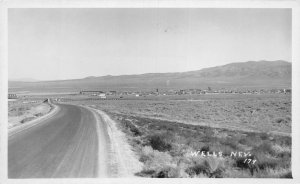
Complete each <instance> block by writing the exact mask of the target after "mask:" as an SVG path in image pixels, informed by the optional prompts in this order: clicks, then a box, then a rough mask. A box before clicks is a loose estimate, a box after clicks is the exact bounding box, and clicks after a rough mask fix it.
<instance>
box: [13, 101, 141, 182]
mask: <svg viewBox="0 0 300 184" xmlns="http://www.w3.org/2000/svg"><path fill="white" fill-rule="evenodd" d="M58 106H59V109H60V110H59V112H57V113H56V114H55V116H53V117H50V118H48V119H46V120H43V121H42V122H40V123H38V124H37V125H35V126H33V127H31V128H28V129H24V130H23V131H20V132H18V133H17V134H14V135H12V136H9V141H8V177H9V178H70V177H71V178H78V177H80V178H86V177H88V178H94V177H119V176H122V177H124V175H120V174H119V173H124V169H123V171H121V170H120V169H119V170H118V168H119V165H120V164H119V163H116V161H118V160H124V159H126V158H120V157H122V155H120V156H118V155H116V154H115V152H116V150H118V151H117V152H118V153H120V152H122V151H123V150H120V149H122V148H116V146H114V145H116V143H113V142H115V141H114V140H116V138H115V135H117V134H116V133H114V134H112V133H111V131H117V130H111V128H110V127H111V126H112V125H111V123H112V122H108V121H107V120H105V119H103V118H102V117H101V115H100V114H99V113H97V112H96V111H93V110H92V109H88V108H85V107H80V106H74V105H67V104H58ZM109 132H110V133H109ZM109 134H110V135H109ZM112 136H113V137H112ZM117 140H118V139H117ZM121 141H124V140H121ZM119 144H126V143H125V142H122V143H119ZM117 145H118V144H117ZM125 152H128V149H127V150H126V151H125ZM129 152H130V151H129ZM130 154H131V153H130ZM117 157H118V159H116V158H117ZM137 163H138V162H137ZM125 169H126V168H125ZM125 173H126V175H127V176H133V173H132V171H128V172H125ZM125 177H126V176H125Z"/></svg>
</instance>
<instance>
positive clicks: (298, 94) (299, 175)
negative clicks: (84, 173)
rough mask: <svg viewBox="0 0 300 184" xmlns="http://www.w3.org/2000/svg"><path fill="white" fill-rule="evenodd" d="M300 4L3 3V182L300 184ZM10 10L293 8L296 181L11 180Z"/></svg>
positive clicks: (269, 0) (172, 0)
mask: <svg viewBox="0 0 300 184" xmlns="http://www.w3.org/2000/svg"><path fill="white" fill-rule="evenodd" d="M299 7H300V2H299V1H296V0H285V1H280V0H262V1H249V0H224V1H220V0H218V1H207V0H198V1H196V0H161V1H159V0H140V1H137V0H111V1H108V0H41V1H38V0H2V1H1V0H0V122H1V123H0V131H1V132H0V143H1V144H0V166H1V167H0V183H12V184H13V183H16V184H17V183H22V184H29V183H30V184H35V183H36V184H43V183H45V184H46V183H47V184H50V183H51V184H56V183H57V184H61V183H80V184H81V183H91V184H94V183H95V184H96V183H142V182H144V183H199V182H201V183H220V184H221V183H222V184H224V183H231V184H235V183H239V184H240V183H272V184H276V183H278V184H279V183H280V184H282V183H300V172H299V171H300V154H299V150H300V142H299V140H300V132H299V131H300V124H299V122H300V112H299V111H300V86H299V84H300V61H299V58H300V52H299V51H300V36H299V34H300V19H299V15H300V10H299ZM9 8H290V9H292V175H293V179H266V178H264V179H259V178H257V179H256V178H255V179H252V178H251V179H242V178H237V179H227V178H226V179H225V178H224V179H206V178H203V179H202V178H195V179H181V178H179V179H152V178H105V179H100V178H95V179H25V180H23V179H8V177H7V146H8V142H7V140H8V138H7V133H8V131H7V128H8V125H7V122H8V117H7V116H8V113H7V112H8V102H7V93H8V36H7V34H8V30H7V25H8V24H7V23H8V17H7V16H8V15H7V12H8V9H9Z"/></svg>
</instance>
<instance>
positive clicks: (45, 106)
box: [8, 101, 53, 129]
mask: <svg viewBox="0 0 300 184" xmlns="http://www.w3.org/2000/svg"><path fill="white" fill-rule="evenodd" d="M52 108H53V106H52V105H51V104H49V103H46V102H26V101H20V102H18V103H14V104H12V105H11V106H10V107H9V112H8V128H9V129H11V128H13V127H16V126H20V125H22V124H25V123H27V122H29V121H32V120H34V119H36V118H39V117H41V116H44V115H46V114H48V113H49V112H50V111H51V109H52Z"/></svg>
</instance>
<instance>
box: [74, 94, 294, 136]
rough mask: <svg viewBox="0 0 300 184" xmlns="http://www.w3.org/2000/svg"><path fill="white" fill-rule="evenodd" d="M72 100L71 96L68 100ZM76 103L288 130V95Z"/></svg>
mask: <svg viewBox="0 0 300 184" xmlns="http://www.w3.org/2000/svg"><path fill="white" fill-rule="evenodd" d="M69 100H71V99H69ZM78 100H79V101H78V102H73V103H77V104H84V105H93V107H95V108H100V109H102V110H105V111H108V112H114V113H120V114H124V115H135V116H139V117H146V118H155V119H160V120H169V121H176V122H181V123H187V124H193V125H203V126H209V127H215V128H229V129H235V130H242V131H262V132H267V131H268V132H274V133H277V134H284V135H289V134H290V133H291V95H277V94H276V95H224V94H222V95H196V96H189V95H183V96H173V97H169V96H166V97H153V98H152V99H150V98H148V99H147V98H146V99H145V98H132V99H130V100H126V99H125V100H85V99H82V98H79V99H78Z"/></svg>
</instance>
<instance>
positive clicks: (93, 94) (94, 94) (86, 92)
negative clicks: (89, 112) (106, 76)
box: [79, 91, 104, 96]
mask: <svg viewBox="0 0 300 184" xmlns="http://www.w3.org/2000/svg"><path fill="white" fill-rule="evenodd" d="M101 93H104V92H103V91H80V92H79V94H81V95H92V96H98V95H99V94H101Z"/></svg>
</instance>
